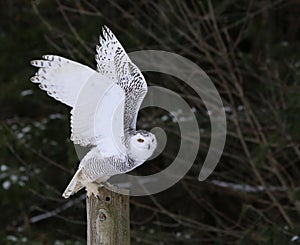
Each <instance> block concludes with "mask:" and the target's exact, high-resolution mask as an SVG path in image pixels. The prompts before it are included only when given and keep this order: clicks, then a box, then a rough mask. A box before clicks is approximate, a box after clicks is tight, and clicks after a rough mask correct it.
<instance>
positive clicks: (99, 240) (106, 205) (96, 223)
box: [86, 186, 130, 245]
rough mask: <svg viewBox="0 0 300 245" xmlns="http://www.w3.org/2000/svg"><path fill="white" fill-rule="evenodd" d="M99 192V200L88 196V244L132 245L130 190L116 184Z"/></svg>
mask: <svg viewBox="0 0 300 245" xmlns="http://www.w3.org/2000/svg"><path fill="white" fill-rule="evenodd" d="M113 190H114V191H113ZM99 193H100V195H101V198H100V199H99V200H98V199H97V198H96V197H94V196H91V197H89V198H86V211H87V245H119V244H122V245H130V217H129V191H128V190H124V189H117V187H115V186H114V187H112V190H109V189H106V188H104V187H102V188H99ZM119 193H122V194H119Z"/></svg>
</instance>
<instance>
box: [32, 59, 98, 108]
mask: <svg viewBox="0 0 300 245" xmlns="http://www.w3.org/2000/svg"><path fill="white" fill-rule="evenodd" d="M43 58H44V59H45V60H33V61H31V64H32V65H33V66H36V67H39V70H38V72H37V73H36V74H35V76H33V77H32V78H31V79H30V80H31V81H32V82H34V83H39V86H40V88H41V89H43V90H45V91H47V93H48V95H49V96H51V97H53V98H55V99H56V100H59V101H61V102H63V103H64V104H66V105H68V106H71V107H73V106H74V104H75V102H76V100H77V97H78V95H79V93H80V90H81V88H82V87H83V85H84V84H85V83H86V82H87V80H88V79H89V78H90V76H92V75H93V74H95V73H96V71H94V70H93V69H91V68H89V67H88V66H85V65H82V64H80V63H77V62H75V61H71V60H68V59H66V58H63V57H60V56H56V55H44V56H43Z"/></svg>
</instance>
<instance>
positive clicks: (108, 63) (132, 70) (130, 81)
mask: <svg viewBox="0 0 300 245" xmlns="http://www.w3.org/2000/svg"><path fill="white" fill-rule="evenodd" d="M99 43H100V45H97V46H96V51H97V55H96V56H95V58H96V61H97V70H98V72H99V73H101V74H103V75H105V76H107V77H109V78H110V79H111V80H113V81H115V79H117V81H115V82H116V83H117V84H118V85H120V87H122V88H123V89H124V92H125V96H126V100H125V112H124V129H125V131H126V129H128V128H129V127H130V126H134V127H135V122H134V120H135V116H136V114H137V113H138V110H139V107H140V104H141V102H142V101H143V99H144V97H145V95H146V92H147V84H146V81H145V79H144V77H143V75H142V73H141V71H140V70H139V69H138V67H137V66H136V65H134V64H133V63H132V61H131V60H130V58H129V57H128V55H127V54H126V52H125V50H124V49H123V47H122V45H121V44H120V43H119V41H118V40H117V38H116V37H115V35H114V34H113V33H112V32H111V31H110V30H109V29H108V28H107V27H103V28H102V37H101V36H100V37H99Z"/></svg>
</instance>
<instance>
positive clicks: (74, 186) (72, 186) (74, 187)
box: [62, 169, 83, 198]
mask: <svg viewBox="0 0 300 245" xmlns="http://www.w3.org/2000/svg"><path fill="white" fill-rule="evenodd" d="M80 171H81V170H80V169H78V170H77V172H76V173H75V174H74V176H73V178H72V180H71V181H70V183H69V185H68V186H67V188H66V189H65V191H64V193H63V194H62V196H63V197H64V198H68V197H70V196H71V195H73V194H75V193H76V192H77V191H79V190H80V189H82V188H83V185H82V184H81V182H80V181H79V180H78V175H79V174H80Z"/></svg>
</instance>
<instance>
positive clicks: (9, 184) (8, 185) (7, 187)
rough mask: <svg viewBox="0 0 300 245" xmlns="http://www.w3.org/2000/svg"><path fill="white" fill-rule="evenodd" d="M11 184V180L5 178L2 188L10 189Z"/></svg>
mask: <svg viewBox="0 0 300 245" xmlns="http://www.w3.org/2000/svg"><path fill="white" fill-rule="evenodd" d="M10 186H11V183H10V181H9V180H5V181H4V182H3V183H2V188H3V189H4V190H8V189H9V188H10Z"/></svg>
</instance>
